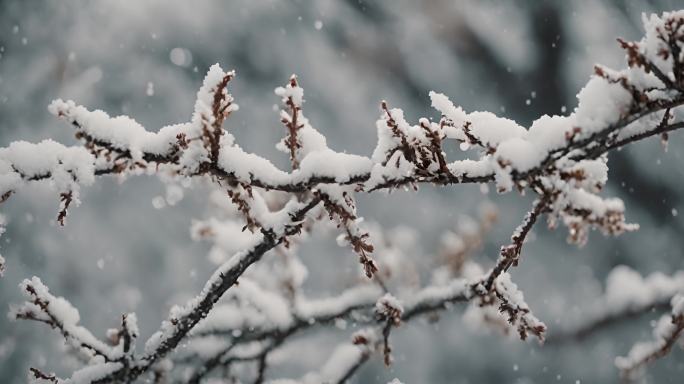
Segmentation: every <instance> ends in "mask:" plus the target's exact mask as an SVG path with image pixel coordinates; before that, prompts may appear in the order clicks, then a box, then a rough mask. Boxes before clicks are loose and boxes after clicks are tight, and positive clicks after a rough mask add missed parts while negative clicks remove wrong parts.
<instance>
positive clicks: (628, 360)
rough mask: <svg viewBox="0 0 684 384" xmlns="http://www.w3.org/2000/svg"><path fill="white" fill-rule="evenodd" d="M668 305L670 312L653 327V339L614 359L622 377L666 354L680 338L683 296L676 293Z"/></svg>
mask: <svg viewBox="0 0 684 384" xmlns="http://www.w3.org/2000/svg"><path fill="white" fill-rule="evenodd" d="M670 305H671V306H672V312H671V314H669V315H665V316H663V317H661V318H660V320H659V321H658V323H657V324H656V326H655V328H654V329H653V339H654V340H653V341H650V342H639V343H636V344H635V345H634V346H633V347H632V349H631V350H630V351H629V354H628V355H627V356H624V357H622V356H621V357H617V358H616V359H615V365H616V366H617V367H618V369H620V374H621V375H622V376H623V377H626V378H633V376H634V375H636V374H638V373H639V371H640V369H642V368H643V367H644V366H645V365H647V364H649V363H651V362H652V361H654V360H656V359H658V358H661V357H663V356H665V355H667V354H668V353H669V352H670V349H672V347H673V346H674V345H675V343H676V342H677V341H678V340H679V339H680V336H681V335H682V331H684V296H682V295H681V294H677V295H676V296H675V297H673V298H672V301H671V304H670Z"/></svg>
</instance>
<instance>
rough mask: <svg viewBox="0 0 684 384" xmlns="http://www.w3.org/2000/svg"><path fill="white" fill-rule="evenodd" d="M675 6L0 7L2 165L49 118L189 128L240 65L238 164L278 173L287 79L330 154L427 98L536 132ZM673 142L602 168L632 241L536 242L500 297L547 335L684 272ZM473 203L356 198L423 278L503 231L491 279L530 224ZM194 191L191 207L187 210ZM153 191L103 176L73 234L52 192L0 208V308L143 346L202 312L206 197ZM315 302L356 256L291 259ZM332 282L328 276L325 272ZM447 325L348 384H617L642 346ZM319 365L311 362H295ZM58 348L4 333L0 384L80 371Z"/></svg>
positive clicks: (450, 198) (405, 334)
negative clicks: (649, 277) (625, 274)
mask: <svg viewBox="0 0 684 384" xmlns="http://www.w3.org/2000/svg"><path fill="white" fill-rule="evenodd" d="M682 5H684V4H682V3H681V2H678V1H675V0H671V1H655V0H653V1H645V0H638V1H629V2H618V1H615V2H608V1H573V2H565V1H506V2H503V1H502V2H494V1H475V0H473V1H446V0H444V1H437V0H430V1H423V2H410V1H378V2H375V1H373V2H370V1H360V0H347V1H332V0H325V1H316V2H314V1H282V2H276V1H248V0H245V1H219V0H215V1H208V0H201V1H193V2H188V1H180V0H177V1H176V0H174V1H161V0H159V1H128V2H123V1H122V2H113V1H109V2H108V1H89V2H78V1H47V2H40V3H37V2H28V1H19V0H16V1H10V0H4V1H2V2H1V3H0V146H7V145H8V144H9V143H10V142H12V141H15V140H22V139H23V140H28V141H40V140H42V139H46V138H54V139H55V140H58V141H60V142H62V143H65V144H70V143H74V142H75V140H74V138H73V132H72V130H71V128H70V127H69V126H67V125H66V124H64V123H63V122H59V121H56V119H54V118H53V117H52V116H50V115H49V114H48V112H47V108H46V107H47V105H48V103H49V102H50V101H51V100H52V99H54V98H58V97H59V98H65V99H67V98H70V99H74V100H75V101H76V102H77V103H80V104H83V105H85V106H86V107H88V108H90V109H103V110H105V111H107V112H108V113H109V114H111V115H117V114H127V115H130V116H131V117H133V118H135V119H136V120H137V121H139V122H140V123H142V124H143V125H144V126H146V127H147V129H148V130H157V129H158V128H159V127H161V126H163V125H166V124H170V123H178V122H185V121H188V120H189V118H190V114H191V112H192V108H193V103H194V98H195V94H196V92H197V89H198V88H199V86H200V85H201V81H202V78H203V76H204V74H205V72H206V70H207V69H208V67H209V66H210V65H211V64H213V63H216V62H218V63H220V64H221V65H222V66H223V67H224V68H226V69H227V68H235V69H236V70H237V74H238V77H237V78H236V80H235V81H234V82H233V83H231V84H232V86H231V91H232V93H233V95H234V96H235V98H236V102H237V103H238V104H239V105H240V107H241V108H240V111H239V112H237V113H236V114H234V115H233V116H231V118H230V119H229V120H228V122H227V125H226V128H227V129H229V130H230V131H231V132H233V133H234V134H235V136H236V137H237V138H238V141H239V143H240V145H241V146H242V147H243V148H245V149H246V150H248V151H253V152H256V153H259V154H260V155H262V156H265V157H267V158H269V159H271V160H272V161H274V162H275V163H276V164H279V165H281V166H283V167H285V166H286V165H287V164H288V160H287V158H286V157H285V156H284V155H283V154H282V153H279V152H278V151H276V150H275V147H274V145H275V143H276V142H277V141H278V140H279V139H280V137H282V135H283V129H284V128H283V127H282V126H281V125H280V123H279V121H278V120H279V119H278V116H277V113H276V112H275V111H274V109H273V105H274V104H277V103H279V101H280V100H279V99H278V97H276V96H275V95H274V94H273V89H274V88H275V87H276V86H278V85H281V84H284V83H285V81H286V80H287V78H288V76H289V75H290V74H292V73H297V74H298V75H299V79H300V84H301V85H302V86H303V87H304V89H305V98H306V105H305V113H306V114H307V116H308V117H309V119H310V120H311V122H312V124H313V125H314V127H316V128H317V129H318V130H319V131H321V132H322V133H323V134H324V135H326V136H327V138H328V143H329V145H330V146H331V147H332V148H334V149H336V150H346V151H348V152H350V153H358V154H364V155H369V154H370V153H371V152H372V150H373V148H374V146H375V143H376V130H375V120H376V119H377V118H378V116H379V109H378V106H379V101H380V100H382V99H386V100H387V101H388V103H389V104H390V106H395V107H401V108H403V109H404V111H405V112H406V114H407V117H408V120H409V121H412V122H414V121H416V119H417V118H418V117H421V116H431V117H434V118H438V114H437V113H436V112H435V111H433V110H431V109H430V108H429V105H430V102H429V98H428V91H429V90H435V91H438V92H443V93H445V94H447V95H449V96H450V98H451V100H452V101H454V103H455V104H457V105H461V106H462V107H463V108H464V109H466V110H467V111H475V110H487V111H491V112H495V113H497V114H499V115H500V116H505V117H508V118H511V119H515V120H517V121H518V122H519V123H520V124H521V125H523V126H529V124H530V123H531V121H532V120H534V119H535V118H536V117H538V116H540V115H543V114H563V113H566V112H569V111H572V109H573V108H574V107H575V105H576V102H575V100H576V99H575V94H576V93H577V92H578V91H579V89H580V88H581V87H582V85H583V84H584V83H585V82H586V81H587V79H588V77H589V75H590V74H591V73H592V67H593V64H594V63H602V64H605V65H607V66H612V67H614V68H622V67H623V66H624V64H623V62H624V61H623V58H624V54H623V52H622V51H621V50H620V49H619V47H618V45H617V44H616V42H615V38H616V37H623V38H626V39H628V40H629V39H640V37H641V35H642V31H643V30H642V27H641V14H642V12H645V13H651V12H657V13H660V12H662V11H667V10H672V9H675V8H677V7H678V6H679V7H681V6H682ZM682 154H684V140H682V137H681V134H678V133H675V134H673V135H672V137H671V141H670V145H669V150H668V151H667V152H665V151H663V148H662V146H661V144H660V142H659V140H658V139H651V140H648V141H646V142H642V143H638V144H637V145H634V146H633V147H630V148H628V149H626V150H623V151H620V152H616V153H612V154H611V156H610V162H609V166H610V184H609V188H607V190H606V191H605V194H606V195H616V196H619V197H621V198H622V199H624V200H625V203H626V205H627V217H628V219H629V220H631V221H633V222H638V223H640V224H641V226H642V229H641V230H640V231H638V232H635V233H629V234H625V235H623V236H621V237H619V238H603V237H602V236H601V235H600V234H598V233H593V234H592V235H591V237H590V240H589V243H588V244H587V245H586V246H585V247H584V248H581V249H578V248H576V247H573V246H570V245H567V244H566V243H565V236H566V233H565V232H564V230H562V229H559V230H557V231H554V232H550V231H548V230H546V229H545V226H544V225H539V226H538V227H537V229H536V231H535V236H534V238H533V241H532V242H530V243H529V244H528V245H527V246H526V249H525V254H524V257H523V259H524V260H523V262H522V263H521V266H520V267H519V268H517V269H515V271H513V273H512V274H513V279H514V281H516V282H517V283H518V285H519V286H520V287H521V288H522V289H523V291H524V292H525V295H526V298H527V301H528V303H529V304H530V306H531V307H532V308H533V309H534V311H535V313H536V315H537V316H538V317H539V318H541V319H542V320H544V321H545V322H546V324H547V325H548V326H549V328H550V329H549V334H553V332H554V330H557V331H558V330H561V329H564V328H566V327H572V326H573V325H576V324H579V321H581V316H582V314H583V313H586V312H587V311H588V308H590V307H591V306H592V303H595V299H596V297H597V296H598V295H600V293H601V292H602V289H603V288H602V287H603V281H604V278H605V276H606V275H607V273H608V272H609V271H610V270H611V269H612V268H613V267H615V266H616V265H621V264H624V265H628V266H630V267H633V268H634V269H637V270H638V271H640V272H642V273H644V274H647V273H650V272H654V271H662V272H665V273H671V272H673V271H675V270H678V269H681V268H682V267H683V264H684V263H683V260H684V259H683V258H682V252H683V251H684V236H682V233H683V230H684V220H683V219H682V216H679V215H678V212H684V206H683V205H684V201H683V200H684V195H683V194H682V192H683V191H684V182H682V178H683V177H684V169H683V168H682V167H681V164H682ZM490 189H491V191H490V192H487V191H482V190H481V189H480V188H479V187H477V186H457V187H450V188H433V187H429V186H426V187H422V188H421V190H420V192H419V193H413V192H403V191H398V192H395V193H393V194H391V195H389V196H383V195H371V196H361V197H360V202H359V209H360V214H361V215H362V216H364V217H365V218H366V220H368V221H372V222H378V223H380V224H381V225H383V226H384V227H385V228H387V229H392V228H395V229H394V230H393V232H392V233H395V234H399V235H397V236H399V237H400V241H405V242H406V246H405V247H404V250H405V251H410V253H411V257H413V258H415V260H414V262H415V263H416V264H418V265H422V266H423V267H424V268H425V270H426V271H427V270H429V267H430V265H432V263H434V260H435V257H436V256H435V255H436V254H437V252H438V248H439V239H440V236H441V234H442V233H443V232H444V231H445V230H447V229H451V228H454V227H455V226H457V225H458V223H459V222H461V223H462V222H463V220H464V217H466V216H465V215H467V216H471V217H477V215H478V209H479V206H480V205H481V203H483V202H491V203H494V204H495V205H496V206H497V208H498V212H499V214H498V221H497V222H496V224H495V226H494V228H493V230H492V232H491V234H490V235H489V236H488V237H487V239H486V242H485V244H484V246H483V248H482V250H481V251H480V252H479V253H478V255H477V257H476V260H477V261H481V262H483V263H485V264H487V265H490V264H491V263H492V262H493V260H494V259H495V257H496V255H497V250H498V248H499V246H500V245H501V244H504V243H506V242H507V241H508V239H509V236H510V234H511V232H512V230H513V229H514V228H515V227H516V226H517V225H518V223H519V221H520V219H521V218H522V217H523V214H524V213H525V211H526V209H527V208H528V206H529V202H530V197H529V196H523V197H521V196H518V195H517V194H515V193H511V194H508V195H504V196H498V195H496V194H495V193H494V192H493V188H490ZM193 192H194V193H193ZM164 194H165V186H164V185H163V184H162V183H160V182H158V180H156V179H154V178H148V177H140V178H131V179H129V180H127V181H126V182H125V183H117V182H116V180H113V179H102V180H99V181H98V183H96V185H95V186H93V187H91V188H87V189H85V190H84V191H83V194H82V200H83V204H82V205H81V206H80V207H78V208H75V209H72V210H71V211H70V216H69V218H68V224H67V226H66V227H65V228H58V227H56V226H55V223H54V221H55V220H54V219H55V215H56V212H57V208H58V199H57V196H56V194H55V193H54V192H51V191H50V190H49V189H48V188H44V187H40V186H34V187H31V188H27V189H24V190H22V191H21V193H19V194H17V195H16V196H14V197H13V198H12V199H11V200H9V201H8V202H7V203H5V204H3V206H2V213H3V214H5V215H6V216H7V220H8V226H7V233H6V234H5V235H3V236H2V238H0V241H1V242H0V253H2V254H3V256H5V258H6V259H7V269H8V271H7V273H6V276H5V277H4V278H2V279H0V310H1V311H3V312H6V311H7V309H8V306H9V304H10V303H17V302H20V301H21V297H20V293H19V290H18V288H17V284H18V283H19V282H20V281H21V279H23V278H25V277H30V276H32V275H37V276H39V277H41V278H42V279H43V281H44V282H45V283H46V284H47V285H48V286H49V287H50V288H51V291H52V292H54V293H55V294H58V295H62V296H65V297H66V298H68V299H69V300H70V301H71V302H72V303H73V304H74V305H75V306H76V307H78V308H79V309H80V312H81V318H82V323H83V324H84V325H86V326H88V327H89V328H90V329H91V330H93V332H94V333H96V334H97V335H103V334H104V332H105V330H106V329H107V328H109V327H114V326H116V325H117V324H118V320H119V316H120V314H121V313H123V312H126V311H136V312H137V314H138V319H139V323H140V326H141V332H142V336H143V338H144V337H147V336H149V335H150V334H151V333H152V332H153V331H154V330H156V328H157V327H158V325H159V323H160V321H161V320H162V319H164V318H165V317H166V315H167V313H168V309H169V307H170V306H171V305H172V304H174V303H179V302H182V301H183V300H185V299H187V298H188V297H190V296H191V295H194V294H195V293H196V292H197V291H198V290H199V289H200V288H201V286H202V284H203V283H204V281H205V279H206V277H207V276H208V275H209V274H210V273H211V271H212V270H213V268H214V264H212V262H211V261H210V260H209V259H208V258H207V253H208V250H209V248H210V245H209V244H206V243H195V242H193V241H192V240H191V239H190V232H189V227H190V224H191V220H192V219H193V218H202V217H206V216H207V215H208V214H209V213H210V212H209V208H207V194H206V193H205V192H204V191H202V190H197V191H186V198H185V199H184V200H182V201H181V202H179V203H178V204H177V205H175V206H172V207H171V206H167V207H166V208H164V209H155V208H154V207H153V204H152V200H153V199H154V198H155V197H156V196H159V195H162V196H163V195H164ZM302 252H303V253H302V257H303V259H304V260H305V262H306V264H307V266H308V268H309V272H310V281H309V282H308V283H307V285H306V286H305V289H306V290H307V294H308V295H310V296H312V297H322V296H325V295H326V294H329V293H334V292H337V291H339V289H341V288H342V287H344V286H345V285H346V284H348V283H349V281H350V280H351V279H353V278H354V276H356V274H355V273H356V271H355V268H356V264H355V257H354V256H353V255H351V252H350V251H349V250H347V249H344V248H339V247H337V246H336V245H335V240H334V237H330V236H328V237H324V236H322V237H320V238H314V239H313V241H312V242H311V243H310V244H307V246H305V247H303V248H302ZM331 266H334V267H331ZM461 313H462V309H461V308H458V307H457V308H455V309H454V310H453V311H451V312H449V313H445V314H444V315H443V316H442V318H441V321H440V322H439V323H436V324H427V323H425V322H413V323H411V324H407V325H404V326H402V327H401V328H400V329H398V330H397V331H396V332H394V333H393V342H394V351H395V360H396V362H395V364H394V365H393V366H392V367H391V368H389V369H388V368H385V367H384V366H383V365H382V362H381V359H380V358H374V359H373V360H372V362H371V363H370V364H367V365H366V366H364V367H363V368H362V370H361V371H360V372H359V374H358V375H357V377H356V378H355V381H354V382H356V383H385V382H387V381H388V380H390V379H392V378H394V377H398V378H400V379H401V380H402V381H403V382H405V383H407V384H409V383H435V384H437V383H551V382H558V383H598V382H601V383H610V382H617V381H618V375H617V370H616V369H615V368H614V365H613V359H614V357H615V356H618V355H621V354H625V353H626V352H627V351H628V350H629V348H630V346H631V345H632V344H633V343H634V342H635V341H638V340H645V339H649V338H650V337H651V336H650V332H651V327H650V325H649V324H650V323H649V322H651V321H652V320H654V319H656V318H657V317H658V315H657V314H648V315H646V316H643V317H641V318H639V319H635V320H634V321H630V322H628V323H625V324H622V325H620V326H618V327H614V328H612V329H610V330H607V331H605V332H602V333H600V334H598V335H596V336H594V337H591V338H588V339H586V340H583V341H582V342H577V343H567V344H563V345H555V346H554V345H547V346H545V347H543V348H542V347H539V346H538V345H536V343H535V342H529V343H524V342H521V341H519V340H516V339H505V338H502V337H501V336H499V335H496V334H483V333H481V332H477V331H475V330H472V329H469V328H468V327H467V326H466V324H464V321H463V320H462V319H461V316H460V315H461ZM348 337H349V331H347V332H342V331H339V330H336V331H327V332H319V333H318V334H317V337H315V338H309V339H306V340H304V339H301V340H298V341H296V342H294V343H293V344H292V345H290V346H289V347H285V348H289V349H286V351H288V350H289V351H295V352H296V353H298V354H300V355H301V356H307V357H306V358H304V359H300V360H301V361H300V362H299V363H290V364H286V365H284V366H283V367H281V368H280V369H275V370H273V369H272V370H271V371H269V374H270V375H271V377H274V378H275V377H299V376H301V375H302V374H303V373H305V372H307V371H308V370H310V369H312V368H316V367H318V366H319V365H320V363H321V362H322V361H323V360H324V359H325V358H326V357H327V356H328V355H329V353H330V348H331V346H332V345H334V344H333V342H334V341H337V340H344V339H345V338H348ZM305 352H311V353H305ZM63 354H64V347H63V340H62V339H61V337H59V335H58V334H57V333H55V332H54V331H51V330H49V329H46V327H43V326H40V325H38V324H32V323H27V322H10V321H9V320H7V318H6V316H0V381H1V382H2V383H23V382H26V373H27V369H28V367H29V366H36V367H41V368H43V369H44V370H47V371H55V372H57V373H58V374H67V373H69V372H71V370H73V369H74V367H75V366H74V365H73V361H71V360H70V359H69V358H66V357H64V356H63ZM683 373H684V353H682V351H681V350H679V349H678V348H676V350H675V351H673V353H672V355H671V356H670V357H668V358H665V359H662V360H661V361H659V362H657V363H656V364H655V365H653V366H652V367H651V368H650V370H649V371H648V374H647V376H646V377H645V378H644V381H645V382H649V383H679V382H681V381H680V380H681V377H682V374H683Z"/></svg>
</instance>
